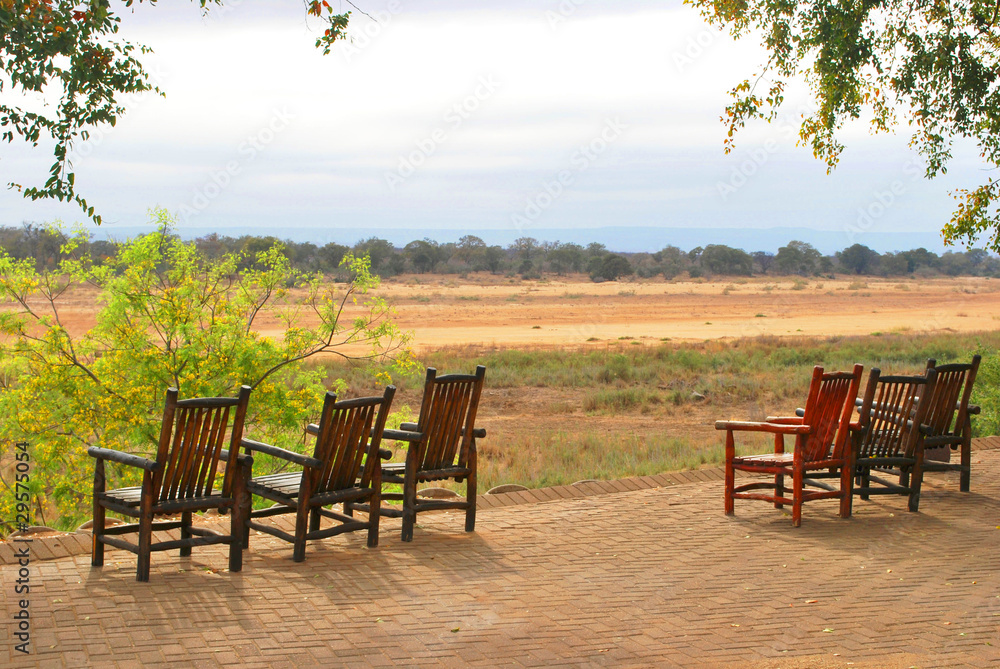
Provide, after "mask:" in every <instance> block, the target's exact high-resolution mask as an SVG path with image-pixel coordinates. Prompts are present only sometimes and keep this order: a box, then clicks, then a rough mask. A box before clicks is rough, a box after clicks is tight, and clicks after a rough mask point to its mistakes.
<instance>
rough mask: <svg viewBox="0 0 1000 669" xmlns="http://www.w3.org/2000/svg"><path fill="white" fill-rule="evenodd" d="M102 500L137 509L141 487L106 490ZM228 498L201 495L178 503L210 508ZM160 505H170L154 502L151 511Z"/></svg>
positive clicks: (163, 502)
mask: <svg viewBox="0 0 1000 669" xmlns="http://www.w3.org/2000/svg"><path fill="white" fill-rule="evenodd" d="M102 499H106V500H108V501H111V502H117V503H119V504H121V505H123V506H128V507H133V508H138V507H139V505H140V504H141V503H142V487H141V486H136V487H132V488H118V489H116V490H108V491H107V492H105V493H103V494H102ZM229 499H230V498H228V497H223V496H222V495H220V494H216V495H203V496H201V497H185V498H182V499H181V500H178V501H179V502H182V503H183V505H184V506H185V507H191V508H198V507H204V508H209V509H210V508H212V507H214V506H217V505H220V504H221V503H223V502H227V501H229ZM162 504H168V505H169V504H170V502H165V501H164V500H156V501H155V502H153V509H154V510H156V509H158V508H159V507H160V506H161V505H162Z"/></svg>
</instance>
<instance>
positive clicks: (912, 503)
mask: <svg viewBox="0 0 1000 669" xmlns="http://www.w3.org/2000/svg"><path fill="white" fill-rule="evenodd" d="M923 482H924V454H923V452H918V453H917V462H916V464H914V465H913V473H912V474H911V480H910V499H909V509H910V511H913V512H916V511H918V510H919V509H920V486H921V484H922V483H923Z"/></svg>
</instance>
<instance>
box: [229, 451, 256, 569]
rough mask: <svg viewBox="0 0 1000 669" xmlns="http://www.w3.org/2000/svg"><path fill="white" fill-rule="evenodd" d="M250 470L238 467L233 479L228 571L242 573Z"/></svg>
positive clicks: (247, 516)
mask: <svg viewBox="0 0 1000 669" xmlns="http://www.w3.org/2000/svg"><path fill="white" fill-rule="evenodd" d="M249 479H250V468H249V467H247V466H240V467H239V469H237V470H236V476H234V477H233V508H232V510H231V511H230V512H229V571H230V573H234V574H235V573H239V572H241V571H243V549H244V548H246V547H247V546H249V544H250V501H251V495H250V491H249V490H248V489H247V483H248V482H249Z"/></svg>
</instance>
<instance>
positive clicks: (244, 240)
mask: <svg viewBox="0 0 1000 669" xmlns="http://www.w3.org/2000/svg"><path fill="white" fill-rule="evenodd" d="M66 239H67V237H66V235H65V233H63V232H61V231H60V230H58V229H56V228H53V227H51V226H39V225H34V224H31V223H26V224H24V225H22V226H20V227H11V226H7V227H0V246H2V247H3V248H4V249H6V251H7V253H8V254H9V255H10V256H11V257H12V258H15V259H17V260H26V259H31V260H33V261H34V262H35V264H36V266H37V267H39V268H42V267H46V266H47V267H51V266H53V265H54V264H55V262H56V261H57V259H58V257H59V248H60V247H61V246H62V244H64V243H65V242H66ZM79 243H80V244H82V245H84V246H85V247H86V248H87V249H88V250H89V251H90V252H91V253H92V254H93V256H94V257H95V258H98V259H109V258H111V257H112V256H113V255H114V254H115V253H116V248H117V247H116V245H115V244H114V243H113V242H111V241H107V240H102V239H95V238H93V237H92V236H84V237H82V238H81V239H80V242H79ZM193 243H194V245H195V247H196V248H197V249H198V251H199V252H201V253H202V254H204V255H205V257H207V258H209V259H216V258H221V257H224V256H227V255H233V254H236V255H239V256H241V257H242V258H243V259H242V260H241V261H240V262H241V263H243V265H244V266H245V265H246V264H247V263H249V262H251V260H250V259H252V258H253V257H254V255H255V254H256V253H258V252H260V251H264V250H266V249H269V248H272V247H274V246H275V245H278V246H280V248H281V253H282V254H283V255H284V256H285V257H286V258H287V259H288V262H289V263H290V264H291V266H292V267H293V268H295V269H296V270H298V271H300V272H322V273H323V274H326V275H330V276H333V277H334V278H336V279H338V280H341V281H343V280H345V279H346V277H347V276H348V275H349V271H348V270H346V269H344V268H343V267H342V266H341V260H342V259H343V258H344V257H345V256H347V255H348V254H350V255H353V256H354V257H362V256H367V257H368V258H369V259H370V261H371V271H372V273H373V274H377V275H379V276H381V277H384V278H390V277H394V276H397V275H399V274H404V273H413V274H431V273H434V274H466V273H470V272H488V273H490V274H494V275H504V276H510V277H513V276H520V277H521V278H523V279H528V280H531V279H540V278H542V277H543V276H553V275H555V276H564V275H568V274H580V273H583V274H587V275H588V276H589V277H590V279H591V280H592V281H598V282H600V281H615V280H620V279H628V278H633V277H635V278H642V279H648V278H653V277H657V276H662V277H664V278H665V279H673V278H676V277H691V278H699V277H712V276H801V277H812V276H830V275H833V274H850V275H857V276H882V277H890V276H891V277H906V276H916V277H921V278H929V277H934V276H990V277H1000V258H998V257H997V256H996V255H994V254H991V253H989V252H987V251H984V250H983V249H971V250H968V251H964V252H948V253H944V254H941V255H938V254H937V253H934V252H932V251H928V250H927V249H924V248H917V249H912V250H910V251H901V252H892V253H879V252H877V251H875V250H873V249H871V248H869V247H867V246H865V245H863V244H854V245H852V246H850V247H848V248H845V249H844V250H843V251H839V252H837V253H835V254H833V255H828V256H826V255H823V254H822V253H820V252H819V251H818V250H817V249H816V248H815V247H813V246H812V245H810V244H807V243H805V242H800V241H794V240H793V241H791V242H789V243H788V244H786V245H785V246H782V247H780V248H779V249H778V251H777V252H776V253H771V252H768V251H754V252H752V253H748V252H747V251H744V250H743V249H737V248H733V247H730V246H726V245H724V244H709V245H708V246H705V247H697V248H694V249H691V250H689V251H684V250H682V249H680V248H678V247H676V246H667V247H665V248H663V249H661V250H660V251H657V252H655V253H621V252H616V251H614V250H609V249H608V248H607V247H605V245H603V244H599V243H591V244H588V245H587V246H581V245H580V244H574V243H560V242H543V241H538V240H537V239H534V238H533V237H520V238H518V239H516V240H515V241H514V242H512V243H511V244H509V245H508V246H506V247H502V246H499V245H492V246H491V245H487V244H486V242H484V241H483V240H482V239H481V238H479V237H477V236H475V235H466V236H464V237H462V238H461V239H459V240H458V242H447V243H438V242H436V241H434V240H432V239H419V240H414V241H412V242H410V243H408V244H406V245H405V246H403V247H402V248H397V247H395V246H393V244H392V243H391V242H389V241H388V240H385V239H381V238H378V237H369V238H367V239H362V240H360V241H358V242H357V243H355V244H354V245H353V246H347V245H345V244H338V243H336V242H330V243H327V244H325V245H323V246H318V245H316V244H313V243H311V242H294V241H291V240H283V241H282V240H279V239H278V238H277V237H259V236H254V235H242V236H240V237H230V236H226V235H218V234H211V235H206V236H204V237H199V238H197V239H195V240H193Z"/></svg>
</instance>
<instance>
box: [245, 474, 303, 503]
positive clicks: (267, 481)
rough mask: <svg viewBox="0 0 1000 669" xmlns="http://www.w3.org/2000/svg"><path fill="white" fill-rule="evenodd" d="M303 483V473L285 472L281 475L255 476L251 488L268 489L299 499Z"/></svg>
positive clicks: (251, 480)
mask: <svg viewBox="0 0 1000 669" xmlns="http://www.w3.org/2000/svg"><path fill="white" fill-rule="evenodd" d="M301 483H302V472H284V473H281V474H268V475H266V476H255V477H254V478H252V479H250V484H249V487H250V489H251V490H252V489H254V488H266V489H267V490H271V491H274V492H277V493H280V494H282V495H285V496H287V497H297V496H298V494H299V486H300V484H301Z"/></svg>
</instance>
